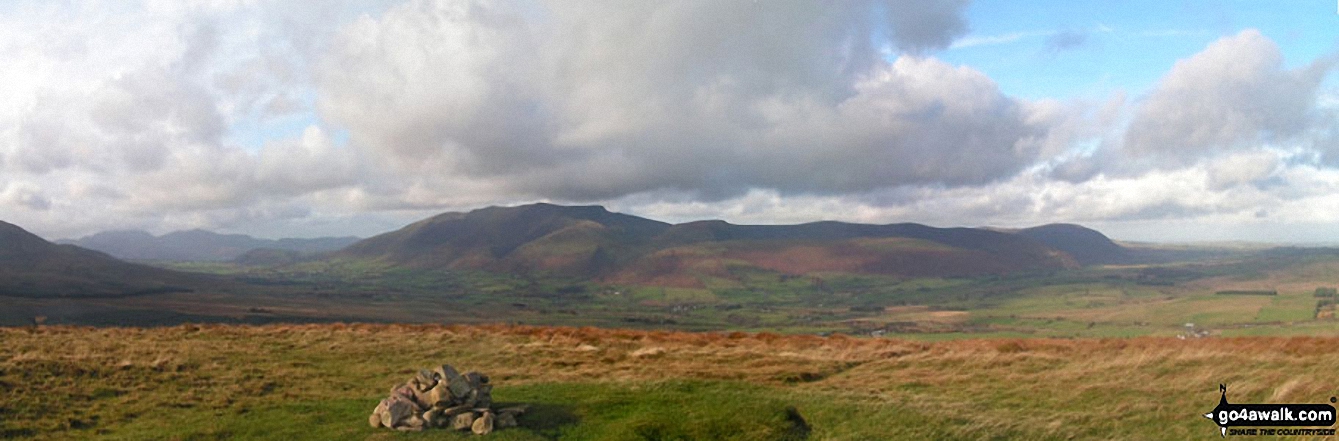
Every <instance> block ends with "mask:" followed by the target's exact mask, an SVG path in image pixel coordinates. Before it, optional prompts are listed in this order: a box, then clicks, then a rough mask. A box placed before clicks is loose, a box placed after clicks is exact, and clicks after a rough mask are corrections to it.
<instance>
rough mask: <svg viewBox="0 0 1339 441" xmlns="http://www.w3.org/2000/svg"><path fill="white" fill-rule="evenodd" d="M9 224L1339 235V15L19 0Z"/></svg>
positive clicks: (1160, 9)
mask: <svg viewBox="0 0 1339 441" xmlns="http://www.w3.org/2000/svg"><path fill="white" fill-rule="evenodd" d="M0 60H3V61H0V220H4V221H7V222H11V223H15V224H17V225H19V226H22V227H24V228H26V229H28V230H29V231H32V232H34V233H37V234H39V235H42V236H43V237H46V238H48V239H58V238H75V237H81V236H84V235H88V234H92V233H95V232H98V231H104V230H120V229H142V230H147V231H150V232H153V233H157V234H162V233H166V232H170V231H176V230H183V229H191V228H203V229H209V230H214V231H219V232H227V233H245V234H251V235H254V236H258V237H269V238H277V237H316V236H337V235H357V236H370V235H375V234H379V233H382V232H386V231H389V230H393V229H396V228H399V227H401V226H403V225H405V224H407V223H410V222H413V221H415V220H417V219H421V218H423V217H427V216H430V215H433V214H436V213H440V212H445V211H465V210H470V209H474V208H480V207H484V206H489V205H516V204H524V203H531V202H540V201H544V202H553V203H561V204H583V205H584V204H600V205H604V206H606V207H608V208H609V209H611V210H614V211H619V212H624V213H630V214H635V215H639V216H644V217H649V218H653V219H658V220H664V221H669V222H684V221H691V220H699V219H725V220H727V221H730V222H734V223H752V224H779V223H800V222H809V221H816V220H842V221H850V222H865V223H895V222H919V223H925V224H929V225H934V226H941V227H948V226H969V227H970V226H995V227H1025V226H1032V225H1040V224H1046V223H1053V222H1069V223H1079V224H1083V225H1086V226H1089V227H1093V228H1096V229H1099V230H1101V231H1103V232H1104V233H1106V234H1108V235H1109V236H1111V237H1113V238H1116V239H1121V240H1131V241H1153V242H1196V241H1256V242H1276V243H1297V244H1333V243H1339V114H1337V113H1336V111H1339V75H1336V69H1339V67H1337V66H1336V63H1337V62H1339V4H1335V3H1326V2H1267V1H1258V0H1257V1H1186V2H1177V1H1109V2H1072V1H968V0H950V1H913V0H883V1H875V0H847V1H840V2H800V1H782V0H774V1H769V0H756V1H743V0H740V1H732V0H727V1H720V0H703V1H694V0H682V1H673V2H626V1H584V0H562V1H546V0H533V1H526V0H518V1H507V0H499V1H466V0H441V1H436V0H408V1H337V0H331V1H322V2H298V1H271V0H198V1H196V0H144V1H56V2H51V1H22V0H19V1H7V2H0Z"/></svg>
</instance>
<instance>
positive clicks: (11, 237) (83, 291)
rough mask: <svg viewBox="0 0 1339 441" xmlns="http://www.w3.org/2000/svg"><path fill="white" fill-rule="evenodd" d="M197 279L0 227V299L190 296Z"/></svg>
mask: <svg viewBox="0 0 1339 441" xmlns="http://www.w3.org/2000/svg"><path fill="white" fill-rule="evenodd" d="M194 282H195V279H194V276H191V275H187V274H183V273H178V272H175V271H168V270H164V269H159V268H153V267H148V266H144V265H136V264H132V263H126V262H122V261H119V260H116V259H115V258H112V257H111V256H108V255H106V254H103V253H100V252H97V251H92V250H87V249H83V248H79V247H76V246H74V245H56V244H53V243H50V242H47V241H46V240H44V239H42V238H40V237H37V236H36V235H34V234H32V233H29V232H28V231H26V230H24V229H22V228H20V227H18V226H16V225H14V224H10V223H6V222H0V295H3V296H17V297H37V298H47V297H119V296H128V295H137V294H149V293H161V292H177V291H188V290H189V288H188V287H189V286H191V284H192V283H194Z"/></svg>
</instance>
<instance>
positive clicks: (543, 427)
mask: <svg viewBox="0 0 1339 441" xmlns="http://www.w3.org/2000/svg"><path fill="white" fill-rule="evenodd" d="M493 405H494V407H496V408H499V409H505V408H507V407H511V406H518V405H524V406H527V407H528V409H526V411H525V413H524V414H521V416H520V417H518V418H516V423H517V425H519V426H520V427H521V428H523V429H526V430H530V431H532V432H535V433H536V434H539V435H541V436H543V437H545V438H547V439H558V435H559V433H558V431H559V430H561V429H562V428H563V427H566V426H574V425H576V424H578V423H580V422H581V418H578V417H577V416H576V413H574V412H573V411H572V406H565V405H559V404H547V403H494V404H493Z"/></svg>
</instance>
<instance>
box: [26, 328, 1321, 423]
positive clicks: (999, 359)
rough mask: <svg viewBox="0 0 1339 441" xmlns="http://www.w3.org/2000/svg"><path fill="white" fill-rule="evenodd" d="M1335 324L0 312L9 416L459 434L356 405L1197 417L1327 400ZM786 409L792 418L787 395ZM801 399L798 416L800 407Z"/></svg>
mask: <svg viewBox="0 0 1339 441" xmlns="http://www.w3.org/2000/svg"><path fill="white" fill-rule="evenodd" d="M1336 344H1339V339H1334V338H1314V337H1286V338H1285V337H1251V338H1206V339H1187V340H1179V339H1176V338H1157V337H1140V338H1127V339H985V340H983V339H970V340H956V341H942V342H925V341H910V340H902V339H873V338H853V337H846V336H840V335H838V336H832V337H826V338H824V337H816V336H804V335H790V336H782V335H777V334H771V333H756V334H745V333H682V332H668V331H634V330H601V329H595V328H565V327H524V326H521V327H517V326H451V327H444V326H435V325H422V326H410V325H342V324H333V325H272V326H259V327H253V326H231V325H206V326H200V325H186V326H177V327H166V328H83V327H60V326H55V327H28V328H0V387H2V388H3V390H4V391H5V393H4V394H3V395H0V437H4V438H17V439H83V438H94V437H96V438H103V439H183V440H187V439H467V438H470V436H465V435H457V434H455V433H449V432H425V433H416V434H410V433H396V432H390V431H385V430H384V429H383V430H375V429H372V428H370V427H368V426H367V424H366V415H367V413H369V412H370V411H371V409H372V407H373V406H374V405H375V404H376V402H377V400H379V399H380V398H382V397H383V396H384V395H385V394H386V392H387V390H388V389H389V388H390V387H392V386H394V385H395V384H396V382H397V381H401V380H403V379H404V378H406V377H408V376H409V375H411V373H412V372H413V371H414V370H415V369H417V368H419V367H425V366H429V365H431V364H433V363H443V362H449V363H452V364H454V365H456V366H459V367H462V368H464V369H472V370H480V371H483V372H485V373H488V374H490V375H491V376H492V377H493V378H494V382H495V384H496V389H495V390H494V396H495V397H496V398H497V399H498V400H499V401H503V402H511V403H527V404H529V405H530V406H531V409H532V411H531V412H530V413H528V414H526V415H524V416H523V417H522V418H521V420H520V421H521V424H522V427H521V428H517V429H508V430H504V431H501V432H497V433H495V434H493V435H489V437H490V438H493V439H503V440H527V439H600V440H607V439H611V440H622V439H626V440H639V439H743V440H751V439H757V440H776V439H823V440H829V439H831V440H863V439H1140V440H1150V439H1206V438H1209V437H1216V433H1217V432H1216V429H1217V427H1216V426H1214V425H1213V424H1212V423H1210V422H1208V421H1206V420H1204V419H1203V418H1202V417H1200V416H1199V414H1201V413H1203V412H1205V411H1207V410H1209V409H1212V408H1213V406H1214V405H1215V404H1217V400H1218V390H1217V385H1218V384H1219V383H1227V384H1228V385H1229V398H1230V399H1232V400H1233V401H1234V402H1296V403H1311V402H1316V403H1320V402H1326V401H1328V400H1329V399H1330V397H1331V396H1334V395H1335V394H1336V393H1339V378H1336V377H1335V376H1334V375H1333V373H1334V372H1335V371H1336V369H1339V352H1335V351H1334V350H1333V348H1334V347H1335V346H1336ZM788 406H793V407H794V408H795V409H797V411H798V414H799V418H796V417H794V416H791V415H788V414H787V412H786V408H787V407H788ZM801 419H802V421H803V422H801Z"/></svg>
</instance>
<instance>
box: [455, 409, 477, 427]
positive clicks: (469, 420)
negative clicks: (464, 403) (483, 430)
mask: <svg viewBox="0 0 1339 441" xmlns="http://www.w3.org/2000/svg"><path fill="white" fill-rule="evenodd" d="M472 427H474V412H465V413H462V414H459V415H456V416H455V418H452V419H451V428H452V429H454V430H470V428H472Z"/></svg>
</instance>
